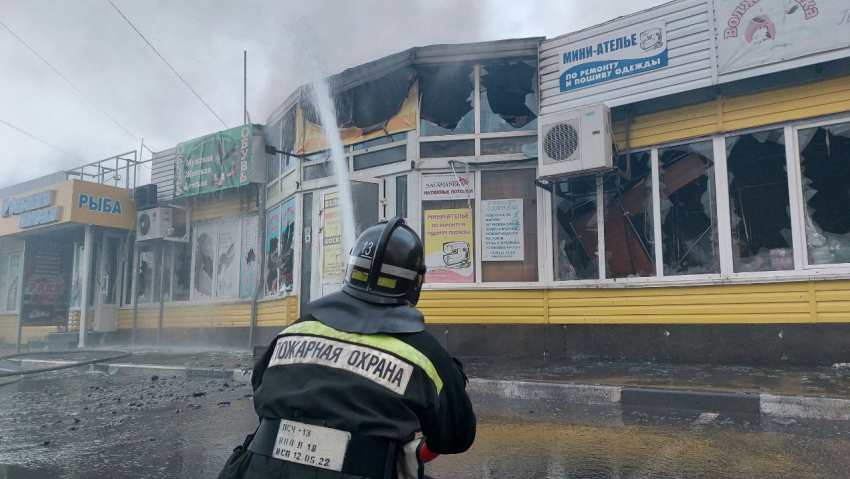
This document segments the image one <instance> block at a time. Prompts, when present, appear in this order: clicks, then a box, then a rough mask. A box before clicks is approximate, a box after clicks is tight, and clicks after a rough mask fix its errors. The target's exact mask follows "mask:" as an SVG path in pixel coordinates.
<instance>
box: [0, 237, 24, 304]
mask: <svg viewBox="0 0 850 479" xmlns="http://www.w3.org/2000/svg"><path fill="white" fill-rule="evenodd" d="M15 255H18V256H20V259H19V260H18V298H16V299H15V305H16V306H17V308H15V309H8V304H6V303H5V302H4V303H3V309H2V310H0V315H2V316H11V315H15V314H19V313H20V311H21V284H22V283H23V278H22V276H23V274H24V252H23V251H14V252H10V253H4V254H2V255H0V262H5V263H6V265H5V266H6V282H7V283H8V282H9V279H10V277H11V273H12V257H13V256H15Z"/></svg>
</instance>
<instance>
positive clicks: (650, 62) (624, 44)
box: [558, 20, 667, 92]
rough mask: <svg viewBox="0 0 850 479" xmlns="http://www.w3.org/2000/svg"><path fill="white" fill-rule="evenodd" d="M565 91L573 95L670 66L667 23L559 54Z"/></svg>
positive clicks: (622, 31) (636, 27)
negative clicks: (574, 92) (579, 90)
mask: <svg viewBox="0 0 850 479" xmlns="http://www.w3.org/2000/svg"><path fill="white" fill-rule="evenodd" d="M558 64H559V65H560V70H559V71H560V86H561V91H562V92H566V91H571V90H575V89H577V88H582V87H586V86H590V85H598V84H600V83H605V82H609V81H611V80H616V79H618V78H624V77H627V76H631V75H636V74H638V73H644V72H648V71H652V70H657V69H659V68H664V67H666V66H667V29H666V27H665V24H664V21H663V20H657V21H653V22H646V23H640V24H637V25H632V26H630V27H628V28H621V29H619V30H615V31H613V32H611V33H609V34H607V35H605V36H601V37H594V38H593V39H592V40H585V41H581V42H576V43H570V44H568V45H565V46H564V47H562V48H560V49H559V50H558Z"/></svg>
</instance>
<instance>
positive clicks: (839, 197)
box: [798, 123, 850, 265]
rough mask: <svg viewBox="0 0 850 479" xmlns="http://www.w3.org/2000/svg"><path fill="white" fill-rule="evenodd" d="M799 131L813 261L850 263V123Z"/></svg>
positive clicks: (806, 225)
mask: <svg viewBox="0 0 850 479" xmlns="http://www.w3.org/2000/svg"><path fill="white" fill-rule="evenodd" d="M798 134H799V145H800V170H801V172H802V180H803V181H802V183H803V184H802V187H803V200H804V203H805V209H804V213H805V228H806V246H807V247H808V257H809V264H810V265H817V264H836V263H850V123H840V124H837V125H829V126H821V127H817V128H807V129H803V130H800V131H799V132H798Z"/></svg>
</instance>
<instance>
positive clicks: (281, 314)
mask: <svg viewBox="0 0 850 479" xmlns="http://www.w3.org/2000/svg"><path fill="white" fill-rule="evenodd" d="M296 319H298V298H297V297H296V296H289V297H287V298H284V299H278V300H275V301H264V302H262V303H260V304H258V305H257V326H260V327H262V326H287V325H290V324H292V323H293V321H295V320H296Z"/></svg>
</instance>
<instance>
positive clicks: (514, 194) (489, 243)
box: [481, 168, 537, 282]
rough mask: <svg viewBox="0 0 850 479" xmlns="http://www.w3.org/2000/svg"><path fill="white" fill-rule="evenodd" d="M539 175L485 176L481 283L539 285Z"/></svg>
mask: <svg viewBox="0 0 850 479" xmlns="http://www.w3.org/2000/svg"><path fill="white" fill-rule="evenodd" d="M536 179H537V171H536V170H534V169H533V168H529V169H522V170H502V171H482V172H481V215H482V222H483V225H484V227H483V235H484V237H483V238H482V246H483V251H482V252H481V255H482V256H481V280H482V281H485V282H506V281H524V282H525V281H537V186H536V185H535V184H534V182H535V180H536Z"/></svg>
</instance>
